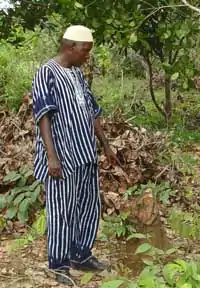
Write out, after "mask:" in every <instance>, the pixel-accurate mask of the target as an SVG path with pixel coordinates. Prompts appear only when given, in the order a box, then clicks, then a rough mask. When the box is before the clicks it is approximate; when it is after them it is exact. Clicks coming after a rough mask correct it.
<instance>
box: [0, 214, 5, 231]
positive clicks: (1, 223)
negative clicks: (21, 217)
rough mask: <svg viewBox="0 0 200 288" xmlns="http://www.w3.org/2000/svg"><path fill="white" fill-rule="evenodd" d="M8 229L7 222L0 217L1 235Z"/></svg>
mask: <svg viewBox="0 0 200 288" xmlns="http://www.w3.org/2000/svg"><path fill="white" fill-rule="evenodd" d="M5 227H6V220H5V219H4V217H3V216H1V215H0V233H1V232H2V231H3V230H4V228H5Z"/></svg>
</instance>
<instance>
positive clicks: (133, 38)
mask: <svg viewBox="0 0 200 288" xmlns="http://www.w3.org/2000/svg"><path fill="white" fill-rule="evenodd" d="M137 40H138V37H137V35H136V33H135V32H134V33H132V34H131V36H130V39H129V43H130V44H134V43H136V42H137Z"/></svg>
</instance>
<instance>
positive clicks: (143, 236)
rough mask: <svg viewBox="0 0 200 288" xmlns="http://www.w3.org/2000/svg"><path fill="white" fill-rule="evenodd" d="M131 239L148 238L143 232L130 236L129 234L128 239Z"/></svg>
mask: <svg viewBox="0 0 200 288" xmlns="http://www.w3.org/2000/svg"><path fill="white" fill-rule="evenodd" d="M131 239H146V235H144V234H142V233H133V234H131V235H130V236H128V237H127V239H126V240H127V241H129V240H131Z"/></svg>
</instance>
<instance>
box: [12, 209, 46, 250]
mask: <svg viewBox="0 0 200 288" xmlns="http://www.w3.org/2000/svg"><path fill="white" fill-rule="evenodd" d="M45 232H46V210H45V209H42V210H41V211H40V213H39V214H38V216H37V217H36V220H35V222H34V223H33V224H32V227H30V228H29V230H28V232H27V233H26V234H25V235H24V236H22V237H20V238H17V239H15V240H13V241H12V244H11V245H10V246H9V247H8V251H9V252H12V251H14V252H16V251H17V250H20V249H23V248H24V246H26V245H29V244H31V243H33V241H34V240H36V239H37V238H38V237H41V236H43V235H44V234H45Z"/></svg>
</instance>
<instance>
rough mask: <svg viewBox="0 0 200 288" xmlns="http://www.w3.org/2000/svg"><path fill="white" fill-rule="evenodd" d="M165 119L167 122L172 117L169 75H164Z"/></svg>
mask: <svg viewBox="0 0 200 288" xmlns="http://www.w3.org/2000/svg"><path fill="white" fill-rule="evenodd" d="M164 109H165V118H166V120H167V122H169V120H170V118H171V116H172V99H171V75H169V74H165V107H164Z"/></svg>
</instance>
